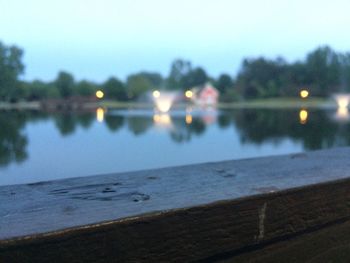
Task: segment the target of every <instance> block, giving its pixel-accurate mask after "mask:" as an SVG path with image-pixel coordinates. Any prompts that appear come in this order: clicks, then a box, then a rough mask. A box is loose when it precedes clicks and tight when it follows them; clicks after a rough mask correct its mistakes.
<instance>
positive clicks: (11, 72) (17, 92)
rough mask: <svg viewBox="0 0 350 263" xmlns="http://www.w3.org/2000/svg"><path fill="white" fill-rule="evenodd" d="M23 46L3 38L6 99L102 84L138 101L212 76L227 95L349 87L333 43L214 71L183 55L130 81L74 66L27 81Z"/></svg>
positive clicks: (0, 96) (0, 81)
mask: <svg viewBox="0 0 350 263" xmlns="http://www.w3.org/2000/svg"><path fill="white" fill-rule="evenodd" d="M22 57H23V50H22V49H21V48H19V47H17V46H8V45H5V44H3V43H2V42H0V101H11V102H16V101H19V100H27V101H34V100H43V99H57V98H69V97H74V96H79V97H93V96H94V94H95V92H96V91H97V90H102V91H103V92H104V94H105V98H107V99H113V100H118V101H133V100H137V99H139V98H140V97H142V96H143V95H144V94H145V93H146V92H148V91H152V90H155V89H157V90H177V91H185V90H187V89H190V88H192V87H195V86H200V85H203V84H205V83H206V82H211V83H212V84H213V85H214V86H215V87H216V88H217V89H218V90H219V92H220V99H221V100H222V101H226V102H229V101H237V100H244V99H257V98H270V97H296V96H298V95H299V92H300V90H301V89H304V88H306V89H308V90H309V91H310V94H311V95H313V96H318V97H327V96H329V95H331V94H332V93H334V92H347V91H349V87H348V86H349V84H350V53H340V52H336V51H334V50H333V49H332V48H330V47H328V46H322V47H319V48H317V49H315V50H313V51H311V52H310V53H308V54H307V55H306V57H305V58H304V59H303V60H300V61H296V62H293V63H289V62H287V61H286V60H285V59H283V58H282V57H278V58H276V59H267V58H264V57H258V58H249V59H244V60H243V62H242V64H241V67H240V69H239V71H238V73H237V74H236V75H235V76H233V75H230V74H221V75H220V76H219V77H217V78H213V77H211V76H210V75H209V74H208V73H207V72H206V71H205V70H204V68H202V67H199V66H193V65H192V63H191V62H190V61H187V60H182V59H177V60H175V61H174V62H173V63H172V64H171V66H170V71H169V74H168V76H165V77H164V76H162V75H161V74H159V73H156V72H146V71H145V72H140V73H137V74H132V75H129V76H128V77H127V79H126V81H122V80H120V79H118V78H117V77H114V76H112V77H110V78H108V79H107V80H106V81H105V82H103V83H95V82H92V81H87V80H82V81H76V80H75V79H74V76H73V75H72V74H71V73H69V72H64V71H61V72H59V73H58V75H57V77H56V79H55V80H53V81H50V82H44V81H40V80H34V81H23V80H21V79H20V77H21V75H22V74H23V73H24V69H25V66H24V64H23V61H22Z"/></svg>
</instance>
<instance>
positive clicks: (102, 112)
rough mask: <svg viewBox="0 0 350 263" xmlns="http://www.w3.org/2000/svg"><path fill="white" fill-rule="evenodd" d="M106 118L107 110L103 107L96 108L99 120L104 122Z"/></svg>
mask: <svg viewBox="0 0 350 263" xmlns="http://www.w3.org/2000/svg"><path fill="white" fill-rule="evenodd" d="M104 118H105V110H104V109H103V108H97V109H96V119H97V121H98V122H103V120H104Z"/></svg>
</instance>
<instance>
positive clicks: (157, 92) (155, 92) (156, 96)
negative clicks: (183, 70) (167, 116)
mask: <svg viewBox="0 0 350 263" xmlns="http://www.w3.org/2000/svg"><path fill="white" fill-rule="evenodd" d="M152 95H153V97H154V98H159V97H160V92H159V90H155V91H153V93H152Z"/></svg>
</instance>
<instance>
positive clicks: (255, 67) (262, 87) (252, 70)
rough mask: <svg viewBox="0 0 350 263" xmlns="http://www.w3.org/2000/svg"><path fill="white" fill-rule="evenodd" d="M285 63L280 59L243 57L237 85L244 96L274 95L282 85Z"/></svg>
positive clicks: (264, 96)
mask: <svg viewBox="0 0 350 263" xmlns="http://www.w3.org/2000/svg"><path fill="white" fill-rule="evenodd" d="M285 70H286V63H285V62H284V61H283V60H282V59H277V60H275V61H274V60H267V59H265V58H262V57H261V58H258V59H245V60H244V61H243V63H242V69H241V71H240V73H239V75H238V77H237V87H238V89H239V90H240V92H241V93H242V95H243V96H244V97H245V98H248V99H251V98H259V97H262V98H266V97H276V96H278V95H279V94H280V91H281V90H280V89H281V87H283V84H284V82H283V79H284V76H285Z"/></svg>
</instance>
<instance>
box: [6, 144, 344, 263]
mask: <svg viewBox="0 0 350 263" xmlns="http://www.w3.org/2000/svg"><path fill="white" fill-rule="evenodd" d="M349 156H350V149H349V148H339V149H333V150H327V151H317V152H310V153H303V154H297V155H286V156H278V157H267V158H258V159H248V160H240V161H226V162H219V163H209V164H200V165H191V166H184V167H175V168H166V169H159V170H150V171H141V172H135V173H125V174H112V175H102V176H91V177H84V178H75V179H67V180H60V181H52V182H40V183H36V184H29V185H17V186H4V187H0V262H47V261H53V262H63V261H65V262H169V261H172V262H185V261H204V262H213V261H218V260H224V259H225V258H232V257H234V256H236V255H240V254H242V253H243V252H244V251H247V250H250V249H258V248H259V247H262V246H266V245H268V244H271V243H274V242H279V241H281V240H286V239H289V238H293V237H295V236H298V235H302V234H305V233H309V232H310V233H311V232H313V231H318V230H319V229H322V228H325V227H328V226H330V225H335V224H339V223H340V222H346V221H347V220H349V216H350V192H349V191H348V190H349V189H350V179H349V178H350V169H349V168H350V159H349Z"/></svg>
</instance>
